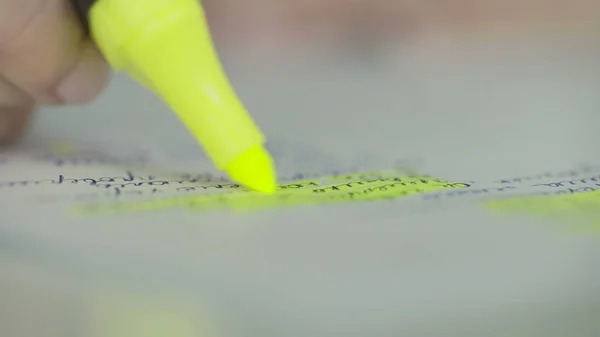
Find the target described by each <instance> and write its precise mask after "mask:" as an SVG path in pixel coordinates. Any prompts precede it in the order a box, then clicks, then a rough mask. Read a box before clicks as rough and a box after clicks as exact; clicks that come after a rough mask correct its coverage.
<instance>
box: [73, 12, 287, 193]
mask: <svg viewBox="0 0 600 337" xmlns="http://www.w3.org/2000/svg"><path fill="white" fill-rule="evenodd" d="M72 2H73V5H74V7H75V9H76V11H77V12H78V13H79V15H80V17H81V19H82V22H83V24H84V28H85V29H86V30H89V32H90V34H91V36H92V37H93V39H94V41H95V42H96V44H97V45H98V47H99V49H100V50H101V51H102V53H103V54H104V56H105V58H106V59H107V61H108V62H109V64H110V65H111V66H112V67H113V68H114V69H115V70H117V71H125V72H127V73H128V74H129V75H130V76H131V77H133V78H134V79H136V80H137V81H138V82H140V83H141V84H143V85H144V86H146V87H147V88H148V89H151V90H153V91H154V92H155V93H157V94H158V95H159V96H160V97H161V98H162V99H163V100H164V101H165V102H166V103H167V104H168V105H169V106H170V107H171V108H172V109H173V110H174V111H175V112H176V113H177V115H178V116H179V118H180V119H181V120H182V122H183V123H184V124H185V125H186V126H187V128H188V129H189V131H190V132H191V133H192V135H193V136H194V137H195V138H196V139H197V140H198V142H199V143H200V144H201V145H202V146H203V147H204V149H205V151H206V153H207V155H208V156H209V157H210V158H211V160H212V161H213V162H214V164H215V166H216V167H217V168H218V169H219V170H222V171H226V172H227V173H229V175H230V177H231V178H232V179H233V180H235V181H236V182H238V183H240V184H242V185H245V186H247V187H248V188H250V189H253V190H256V191H259V192H269V193H270V192H274V191H275V187H276V178H275V169H274V166H273V161H272V159H271V157H270V155H269V153H268V152H267V151H266V150H265V148H264V143H265V137H264V135H263V134H262V133H261V132H260V130H259V129H258V127H257V126H256V125H255V123H254V121H253V120H252V118H251V117H250V115H249V114H248V112H247V111H246V109H245V108H244V106H243V105H242V103H241V102H240V100H239V99H238V97H237V95H236V94H235V92H234V90H233V89H232V87H231V85H230V83H229V81H228V79H227V76H226V75H225V72H224V71H223V68H222V66H221V63H220V61H219V58H218V55H217V53H216V51H215V48H214V46H213V42H212V39H211V36H210V32H209V29H208V25H207V23H206V20H205V15H204V10H203V8H202V7H201V5H200V2H199V0H73V1H72Z"/></svg>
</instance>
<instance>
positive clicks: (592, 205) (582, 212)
mask: <svg viewBox="0 0 600 337" xmlns="http://www.w3.org/2000/svg"><path fill="white" fill-rule="evenodd" d="M486 206H487V207H488V208H490V209H492V210H494V211H496V212H499V213H504V214H507V213H509V214H514V213H517V214H527V215H531V216H534V217H537V218H540V219H544V220H551V221H559V222H564V223H568V224H577V225H578V227H579V228H580V229H582V230H590V229H593V230H599V229H600V190H592V191H590V192H582V193H576V194H565V195H552V196H549V195H545V196H535V197H519V198H511V199H501V200H493V201H489V202H486Z"/></svg>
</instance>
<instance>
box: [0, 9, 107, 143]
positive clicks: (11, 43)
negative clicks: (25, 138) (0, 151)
mask: <svg viewBox="0 0 600 337" xmlns="http://www.w3.org/2000/svg"><path fill="white" fill-rule="evenodd" d="M108 74H109V71H108V66H107V64H106V62H105V61H104V59H103V57H102V55H101V54H100V52H99V51H98V50H97V49H96V47H95V45H94V44H93V43H92V42H91V41H90V40H88V39H87V38H86V36H85V35H84V33H83V31H82V30H81V29H80V24H79V21H78V19H77V17H76V16H75V14H74V12H73V11H72V9H71V7H70V5H69V2H68V1H67V0H0V142H6V141H9V140H12V139H13V138H14V137H16V136H18V135H19V134H21V133H22V131H23V130H24V128H25V127H26V126H27V124H28V122H29V121H30V119H31V117H32V114H33V112H34V110H35V108H36V106H37V105H38V104H47V105H57V104H80V103H85V102H88V101H89V100H91V99H93V98H94V97H95V96H96V95H97V94H98V93H99V92H100V91H101V90H102V89H103V87H104V86H105V84H106V82H107V80H108Z"/></svg>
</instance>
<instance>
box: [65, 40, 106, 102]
mask: <svg viewBox="0 0 600 337" xmlns="http://www.w3.org/2000/svg"><path fill="white" fill-rule="evenodd" d="M107 81H108V66H107V64H106V62H105V61H104V59H103V58H102V56H101V55H100V52H98V51H97V49H96V48H95V47H93V46H91V45H90V47H86V48H85V50H84V51H83V52H82V55H81V57H80V58H79V60H78V62H77V64H76V65H75V66H74V67H73V68H72V69H71V71H70V72H69V73H68V74H67V75H66V76H65V77H64V78H63V79H62V81H61V82H60V83H59V85H58V86H57V87H56V95H57V96H58V97H59V98H60V99H61V100H62V102H63V103H65V104H83V103H87V102H89V101H91V100H92V99H93V98H95V97H96V96H97V95H98V94H99V93H100V92H101V91H102V89H103V88H104V87H105V86H106V82H107Z"/></svg>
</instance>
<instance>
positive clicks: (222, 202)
mask: <svg viewBox="0 0 600 337" xmlns="http://www.w3.org/2000/svg"><path fill="white" fill-rule="evenodd" d="M393 173H396V174H398V173H399V171H398V170H387V171H376V172H367V173H357V174H351V175H344V176H336V177H333V176H332V177H325V178H324V179H321V180H306V181H298V182H290V183H287V184H283V185H280V186H278V188H277V191H276V192H275V193H274V194H271V195H264V194H259V193H255V192H249V191H243V190H241V189H236V190H232V191H228V192H223V193H216V194H200V195H194V196H186V197H176V198H166V199H165V198H163V199H155V200H148V201H136V202H124V201H123V202H119V203H111V204H101V205H87V206H83V207H79V208H78V211H79V212H80V213H84V214H98V213H120V212H140V211H150V210H157V209H165V208H173V207H184V208H189V209H192V210H210V209H223V208H226V209H233V210H258V209H264V208H277V207H289V206H302V205H315V204H329V203H341V202H364V201H377V200H385V199H396V198H400V197H405V196H410V195H413V194H417V193H425V192H429V191H435V190H440V189H446V188H458V187H462V186H464V185H461V184H453V183H449V182H447V181H444V180H440V179H435V178H430V177H428V176H425V175H420V176H418V175H406V176H388V177H385V175H386V174H393ZM324 181H330V182H331V181H337V183H336V184H327V185H325V184H323V182H324Z"/></svg>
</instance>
